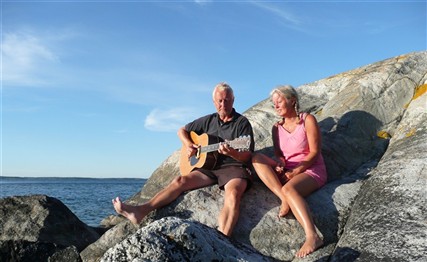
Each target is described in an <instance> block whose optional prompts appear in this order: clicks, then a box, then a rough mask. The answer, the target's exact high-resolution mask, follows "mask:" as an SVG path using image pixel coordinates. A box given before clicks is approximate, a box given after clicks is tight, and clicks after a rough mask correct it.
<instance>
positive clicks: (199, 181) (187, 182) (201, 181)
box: [112, 171, 215, 224]
mask: <svg viewBox="0 0 427 262" xmlns="http://www.w3.org/2000/svg"><path fill="white" fill-rule="evenodd" d="M214 183H215V181H214V180H213V179H211V178H209V177H207V176H206V175H204V174H202V173H201V172H199V171H193V172H191V173H190V174H188V175H186V176H178V177H176V178H174V179H173V180H172V182H171V183H170V184H169V185H168V186H167V187H166V188H164V189H162V190H161V191H160V192H158V193H157V194H156V195H155V196H154V197H153V198H151V199H150V200H149V201H148V202H146V203H144V204H142V205H139V206H132V205H127V204H125V203H123V202H121V201H120V199H119V197H116V198H115V199H113V200H112V202H113V206H114V209H115V210H116V212H117V213H119V214H120V215H122V216H124V217H126V218H128V219H129V220H130V221H131V222H132V223H133V224H139V223H140V222H141V220H142V219H143V218H144V217H145V216H146V215H148V213H150V212H151V211H153V210H155V209H157V208H160V207H163V206H165V205H167V204H169V203H171V202H172V201H174V200H175V199H176V198H178V196H179V195H181V194H182V193H183V192H185V191H189V190H192V189H196V188H201V187H205V186H208V185H212V184H214Z"/></svg>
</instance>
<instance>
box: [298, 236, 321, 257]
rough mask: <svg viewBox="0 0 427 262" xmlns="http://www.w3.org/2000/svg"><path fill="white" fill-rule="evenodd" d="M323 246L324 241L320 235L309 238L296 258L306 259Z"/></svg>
mask: <svg viewBox="0 0 427 262" xmlns="http://www.w3.org/2000/svg"><path fill="white" fill-rule="evenodd" d="M322 245H323V240H322V239H320V237H319V236H318V235H315V236H312V237H307V239H306V240H305V242H304V244H303V245H302V247H301V249H300V250H299V251H298V252H297V253H296V254H295V256H296V257H305V256H307V255H309V254H311V253H313V252H314V251H316V250H317V249H318V248H319V247H321V246H322Z"/></svg>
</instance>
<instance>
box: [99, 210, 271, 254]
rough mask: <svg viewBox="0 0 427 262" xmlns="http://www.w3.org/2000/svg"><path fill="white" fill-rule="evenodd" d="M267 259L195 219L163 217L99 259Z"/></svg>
mask: <svg viewBox="0 0 427 262" xmlns="http://www.w3.org/2000/svg"><path fill="white" fill-rule="evenodd" d="M236 259H239V260H240V261H257V262H261V261H269V259H268V258H267V257H265V256H263V255H261V254H260V253H259V252H257V251H256V250H255V249H254V248H252V247H250V246H246V245H242V244H241V243H238V242H235V241H232V240H231V239H229V238H227V237H226V236H224V235H222V234H221V233H219V232H218V231H217V230H215V229H212V228H209V227H206V226H205V225H203V224H200V223H198V222H196V221H194V220H183V219H180V218H177V217H166V218H162V219H159V220H157V221H154V222H153V223H151V224H149V225H148V226H146V227H143V228H141V229H139V230H138V231H137V232H136V233H135V234H133V235H132V236H130V237H129V238H127V239H126V240H124V241H122V242H121V243H119V244H117V245H115V246H114V247H113V248H111V249H109V250H108V251H107V252H106V253H105V255H104V256H103V258H102V260H101V261H105V262H106V261H135V260H138V261H235V260H236Z"/></svg>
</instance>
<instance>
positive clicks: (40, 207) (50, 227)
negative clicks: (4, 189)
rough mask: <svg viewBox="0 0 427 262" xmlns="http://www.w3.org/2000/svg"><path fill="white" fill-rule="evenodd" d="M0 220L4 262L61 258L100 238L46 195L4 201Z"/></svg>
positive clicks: (0, 211)
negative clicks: (68, 248) (73, 248)
mask: <svg viewBox="0 0 427 262" xmlns="http://www.w3.org/2000/svg"><path fill="white" fill-rule="evenodd" d="M0 217H1V220H0V244H1V247H2V248H1V257H0V260H1V261H26V260H28V261H30V260H31V261H34V257H40V258H42V257H43V256H47V257H49V256H51V255H54V254H55V253H57V254H56V255H55V257H59V256H62V255H61V253H62V254H65V253H64V252H67V251H65V249H66V248H67V247H71V246H74V247H75V248H76V250H78V251H81V250H82V249H83V248H85V247H86V246H88V245H89V244H91V243H92V242H94V241H96V240H97V239H98V238H99V235H98V234H97V233H96V232H95V231H94V230H93V229H92V228H90V227H89V226H87V225H86V224H84V223H83V222H81V221H80V220H79V219H78V218H77V217H76V216H75V215H74V214H73V213H72V212H71V211H70V210H69V209H68V208H67V207H66V206H65V205H64V204H63V203H62V202H61V201H59V200H58V199H56V198H52V197H48V196H44V195H33V196H15V197H7V198H2V199H0ZM58 252H59V253H58ZM77 254H78V252H77ZM42 255H43V256H42ZM3 259H4V260H3ZM52 259H54V258H52ZM43 260H44V259H41V260H40V261H43Z"/></svg>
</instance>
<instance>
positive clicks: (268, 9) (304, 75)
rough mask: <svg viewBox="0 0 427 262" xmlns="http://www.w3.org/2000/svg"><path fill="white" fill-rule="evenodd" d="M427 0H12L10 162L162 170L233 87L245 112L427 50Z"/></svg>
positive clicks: (17, 168)
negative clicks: (274, 97) (221, 89)
mask: <svg viewBox="0 0 427 262" xmlns="http://www.w3.org/2000/svg"><path fill="white" fill-rule="evenodd" d="M426 14H427V8H426V1H425V0H423V1H304V0H302V1H142V0H141V1H138V0H133V1H60V0H59V1H58V0H57V1H19V0H13V1H7V0H2V2H1V175H2V176H21V177H24V176H27V177H95V178H111V177H116V178H148V177H150V175H151V174H152V173H153V172H154V170H155V169H156V168H157V167H158V166H159V165H160V164H161V163H162V162H163V161H164V160H166V159H167V157H169V156H170V155H171V154H172V153H173V152H175V151H176V150H179V149H180V147H181V143H180V141H179V139H178V137H177V130H178V128H179V127H181V126H183V125H185V124H186V123H188V122H189V121H191V120H193V119H195V118H197V117H200V116H203V115H206V114H209V113H213V112H214V111H215V108H214V106H213V103H212V90H213V87H214V86H215V85H216V84H217V83H219V82H222V81H225V82H227V83H228V84H230V85H231V86H232V88H233V89H234V93H235V97H236V98H235V104H234V107H235V108H236V110H237V111H238V112H241V113H243V112H244V111H246V110H247V109H249V108H250V107H252V106H254V105H255V104H257V103H258V102H261V101H262V100H264V99H266V98H268V94H269V92H270V90H271V89H273V88H274V87H276V86H277V85H280V84H291V85H293V86H295V87H298V86H300V85H303V84H307V83H311V82H314V81H317V80H321V79H324V78H327V77H329V76H333V75H335V74H339V73H342V72H345V71H348V70H352V69H355V68H358V67H361V66H364V65H368V64H371V63H375V62H378V61H381V60H384V59H387V58H391V57H395V56H398V55H401V54H406V53H410V52H415V51H423V50H426V49H427V48H426V45H427V43H426V41H427V40H426V39H427V35H426V34H427V33H426V24H427V21H426Z"/></svg>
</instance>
